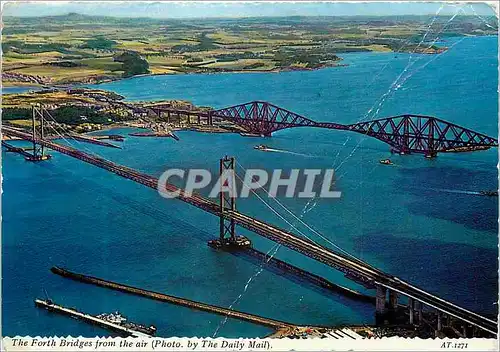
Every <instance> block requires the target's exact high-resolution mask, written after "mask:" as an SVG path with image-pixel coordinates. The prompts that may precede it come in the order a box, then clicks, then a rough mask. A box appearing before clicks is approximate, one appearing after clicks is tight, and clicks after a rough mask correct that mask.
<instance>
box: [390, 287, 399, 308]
mask: <svg viewBox="0 0 500 352" xmlns="http://www.w3.org/2000/svg"><path fill="white" fill-rule="evenodd" d="M397 307H398V293H397V292H395V291H393V290H389V309H392V310H395V309H396V308H397Z"/></svg>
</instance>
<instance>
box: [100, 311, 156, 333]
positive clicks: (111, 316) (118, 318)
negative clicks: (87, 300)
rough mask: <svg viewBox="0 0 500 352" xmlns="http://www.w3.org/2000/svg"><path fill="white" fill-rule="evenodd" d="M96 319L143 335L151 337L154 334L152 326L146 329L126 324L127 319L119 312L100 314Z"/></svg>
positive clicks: (133, 324)
mask: <svg viewBox="0 0 500 352" xmlns="http://www.w3.org/2000/svg"><path fill="white" fill-rule="evenodd" d="M96 318H98V319H101V320H104V321H108V322H110V323H113V324H117V325H120V326H123V327H124V328H127V329H130V330H134V331H139V332H142V333H143V334H147V335H151V336H152V335H154V334H155V333H156V327H155V326H154V325H151V326H149V327H147V326H145V325H142V324H137V323H132V322H127V318H125V317H124V316H123V315H121V314H120V313H119V312H114V313H102V314H99V315H97V316H96Z"/></svg>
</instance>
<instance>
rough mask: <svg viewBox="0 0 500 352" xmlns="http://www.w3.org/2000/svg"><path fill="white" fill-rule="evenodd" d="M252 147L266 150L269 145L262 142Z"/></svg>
mask: <svg viewBox="0 0 500 352" xmlns="http://www.w3.org/2000/svg"><path fill="white" fill-rule="evenodd" d="M253 149H257V150H268V149H269V147H268V146H267V145H264V144H259V145H256V146H255V147H253Z"/></svg>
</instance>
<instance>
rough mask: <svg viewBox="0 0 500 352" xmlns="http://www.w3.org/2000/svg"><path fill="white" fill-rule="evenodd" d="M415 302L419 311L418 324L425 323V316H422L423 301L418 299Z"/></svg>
mask: <svg viewBox="0 0 500 352" xmlns="http://www.w3.org/2000/svg"><path fill="white" fill-rule="evenodd" d="M415 304H416V305H417V312H418V322H417V324H418V325H420V324H422V323H423V319H422V318H423V317H422V302H419V301H416V302H415Z"/></svg>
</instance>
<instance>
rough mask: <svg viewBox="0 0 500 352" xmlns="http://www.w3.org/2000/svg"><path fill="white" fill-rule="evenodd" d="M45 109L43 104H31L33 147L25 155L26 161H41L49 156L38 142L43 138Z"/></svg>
mask: <svg viewBox="0 0 500 352" xmlns="http://www.w3.org/2000/svg"><path fill="white" fill-rule="evenodd" d="M44 111H45V109H44V108H43V106H38V107H37V106H35V105H32V106H31V133H32V137H33V148H32V150H31V151H32V153H30V155H29V156H27V157H26V160H28V161H43V160H48V159H50V158H51V156H50V155H48V154H45V147H44V146H43V144H40V143H39V141H43V140H44V138H45V134H44V128H45V118H44Z"/></svg>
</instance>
